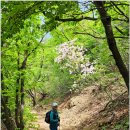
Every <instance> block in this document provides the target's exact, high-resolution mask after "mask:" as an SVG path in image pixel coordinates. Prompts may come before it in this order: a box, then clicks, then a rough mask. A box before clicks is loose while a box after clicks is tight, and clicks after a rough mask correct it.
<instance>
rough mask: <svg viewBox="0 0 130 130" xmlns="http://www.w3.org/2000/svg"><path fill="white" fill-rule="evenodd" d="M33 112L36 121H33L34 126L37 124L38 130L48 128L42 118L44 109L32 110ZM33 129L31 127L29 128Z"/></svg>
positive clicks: (47, 129) (46, 129)
mask: <svg viewBox="0 0 130 130" xmlns="http://www.w3.org/2000/svg"><path fill="white" fill-rule="evenodd" d="M32 113H33V114H35V115H36V117H37V121H36V122H34V124H35V125H36V126H38V130H49V125H48V124H47V123H45V121H44V118H45V111H36V110H33V111H32ZM30 130H33V129H30Z"/></svg>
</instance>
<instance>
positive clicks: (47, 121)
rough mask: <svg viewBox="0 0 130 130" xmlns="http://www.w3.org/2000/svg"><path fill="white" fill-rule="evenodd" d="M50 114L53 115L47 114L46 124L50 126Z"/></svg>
mask: <svg viewBox="0 0 130 130" xmlns="http://www.w3.org/2000/svg"><path fill="white" fill-rule="evenodd" d="M50 113H51V111H48V112H47V113H46V117H45V122H46V123H48V124H50Z"/></svg>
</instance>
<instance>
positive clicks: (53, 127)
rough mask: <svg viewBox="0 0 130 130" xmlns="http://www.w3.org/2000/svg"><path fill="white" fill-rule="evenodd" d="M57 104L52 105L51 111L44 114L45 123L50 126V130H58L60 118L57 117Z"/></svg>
mask: <svg viewBox="0 0 130 130" xmlns="http://www.w3.org/2000/svg"><path fill="white" fill-rule="evenodd" d="M57 109H58V104H57V103H56V102H54V103H52V110H51V111H49V112H47V113H46V118H45V121H46V122H47V123H49V124H50V130H58V126H60V118H59V115H58V111H57Z"/></svg>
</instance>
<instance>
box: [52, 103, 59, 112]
mask: <svg viewBox="0 0 130 130" xmlns="http://www.w3.org/2000/svg"><path fill="white" fill-rule="evenodd" d="M52 109H53V110H57V109H58V103H57V102H53V103H52Z"/></svg>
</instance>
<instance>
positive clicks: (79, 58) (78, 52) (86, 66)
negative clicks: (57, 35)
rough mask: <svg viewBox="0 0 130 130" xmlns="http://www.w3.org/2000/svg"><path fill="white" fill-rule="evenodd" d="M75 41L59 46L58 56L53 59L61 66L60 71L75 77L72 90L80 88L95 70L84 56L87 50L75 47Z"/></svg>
mask: <svg viewBox="0 0 130 130" xmlns="http://www.w3.org/2000/svg"><path fill="white" fill-rule="evenodd" d="M75 41H76V39H74V40H72V41H69V42H65V43H63V44H60V45H59V46H58V48H57V51H58V56H57V57H56V58H55V62H56V63H58V64H60V65H61V67H60V69H67V70H68V71H69V73H70V75H72V76H74V77H75V81H74V83H73V85H72V89H73V90H77V88H80V87H81V86H82V85H83V81H85V79H86V77H87V76H88V75H89V74H93V73H94V70H95V68H94V64H93V63H92V62H90V61H89V58H88V57H87V56H86V55H85V53H86V51H87V49H86V48H85V47H84V46H78V45H76V43H75Z"/></svg>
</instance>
